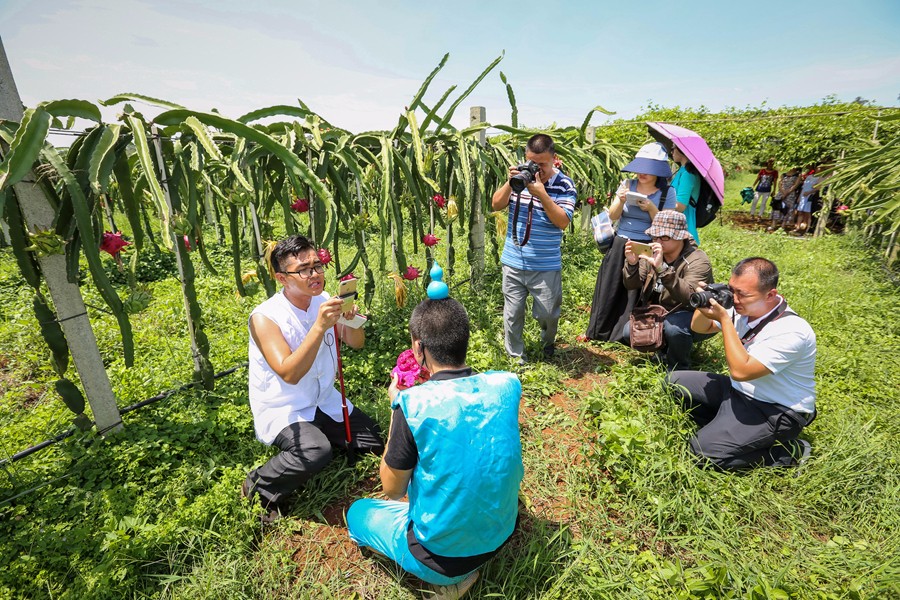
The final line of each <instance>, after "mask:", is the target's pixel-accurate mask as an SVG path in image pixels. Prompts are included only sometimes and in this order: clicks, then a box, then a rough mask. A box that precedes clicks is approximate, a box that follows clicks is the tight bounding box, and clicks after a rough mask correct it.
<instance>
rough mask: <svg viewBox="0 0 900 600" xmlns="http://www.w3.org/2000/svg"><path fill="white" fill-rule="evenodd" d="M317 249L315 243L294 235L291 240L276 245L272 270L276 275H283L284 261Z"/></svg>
mask: <svg viewBox="0 0 900 600" xmlns="http://www.w3.org/2000/svg"><path fill="white" fill-rule="evenodd" d="M315 249H316V245H315V244H314V243H313V241H312V240H310V239H309V238H306V237H303V236H302V235H292V236H291V237H289V238H285V239H283V240H281V241H280V242H278V243H277V244H275V249H274V250H272V255H271V261H272V270H273V271H275V272H276V273H282V272H283V271H282V270H281V269H282V268H283V267H284V265H282V264H281V261H282V260H284V259H285V258H289V257H291V256H297V255H298V254H301V253H303V252H306V251H308V250H315Z"/></svg>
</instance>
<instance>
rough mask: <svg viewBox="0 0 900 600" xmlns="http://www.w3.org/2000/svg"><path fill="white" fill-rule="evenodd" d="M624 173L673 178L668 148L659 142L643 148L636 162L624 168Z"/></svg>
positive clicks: (635, 159) (635, 158) (638, 153)
mask: <svg viewBox="0 0 900 600" xmlns="http://www.w3.org/2000/svg"><path fill="white" fill-rule="evenodd" d="M622 171H624V172H626V173H640V174H643V175H656V176H657V177H665V178H666V179H668V178H669V177H671V176H672V167H670V166H669V155H668V154H667V153H666V147H665V146H663V145H662V144H660V143H659V142H651V143H649V144H644V145H643V146H641V149H640V150H638V152H637V154H636V155H635V157H634V160H633V161H631V162H630V163H628V164H627V165H625V166H624V167H622Z"/></svg>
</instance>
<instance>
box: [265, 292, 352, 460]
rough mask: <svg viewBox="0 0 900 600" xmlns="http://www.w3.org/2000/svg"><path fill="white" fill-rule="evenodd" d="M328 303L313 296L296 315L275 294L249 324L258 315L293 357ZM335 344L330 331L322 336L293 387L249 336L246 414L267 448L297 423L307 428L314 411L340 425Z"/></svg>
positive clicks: (323, 296)
mask: <svg viewBox="0 0 900 600" xmlns="http://www.w3.org/2000/svg"><path fill="white" fill-rule="evenodd" d="M329 297H330V296H329V295H328V293H327V292H322V293H321V294H320V295H318V296H313V297H312V300H311V302H310V304H309V308H308V309H307V310H301V309H299V308H297V307H296V306H294V305H293V304H291V302H290V300H288V299H287V298H286V297H285V296H284V292H283V291H280V292H278V293H277V294H275V295H274V296H272V297H271V298H269V299H268V300H266V301H265V302H263V303H262V304H260V305H259V306H257V307H256V308H255V309H253V312H252V313H250V318H251V319H252V318H253V315H257V314H259V315H262V316H264V317H266V318H267V319H269V320H271V321H272V322H273V323H275V324H276V325H278V327H279V328H280V329H281V333H282V335H284V339H285V341H286V342H287V344H288V347H290V349H291V352H293V351H294V350H296V349H297V348H299V347H300V344H301V343H302V342H303V340H304V339H306V336H307V334H308V333H309V330H310V328H311V327H312V326H313V324H314V323H315V322H316V317H317V316H318V314H319V307H320V306H321V305H322V303H323V302H325V301H326V300H328V298H329ZM335 342H336V340H335V337H334V330H329V331H327V332H326V333H325V337H324V338H323V340H322V344H321V345H320V346H319V352H318V353H317V354H316V358H315V361H314V362H313V364H312V366H311V367H310V369H309V371H308V372H307V373H306V375H304V376H303V378H302V379H301V380H300V381H299V382H297V383H296V384H293V385H292V384H289V383H286V382H285V381H284V380H283V379H282V378H281V377H280V376H279V375H278V374H277V373H275V371H273V370H272V367H270V366H269V363H268V362H266V359H265V357H264V356H263V354H262V352H261V351H260V350H259V348H258V347H257V346H256V343H255V342H254V341H253V336H252V335H251V336H250V344H249V353H248V354H249V357H250V369H249V382H250V409H251V410H252V411H253V425H254V428H255V429H256V438H257V439H258V440H259V441H261V442H262V443H264V444H271V443H272V442H273V441H275V438H276V437H277V436H278V434H279V433H280V432H281V430H282V429H284V428H285V427H287V426H288V425H290V424H292V423H297V422H299V421H306V422H311V421H312V420H313V419H314V418H315V415H316V408H320V409H321V410H322V412H324V413H325V414H326V415H328V416H329V417H331V418H332V419H334V420H335V421H338V422H343V420H344V417H343V413H342V411H341V393H340V392H339V391H338V390H337V389H336V388H335V387H334V377H335V374H336V373H337V352H336V350H335ZM347 406H348V408H349V410H350V411H352V410H353V405H352V404H350V401H349V400H348V401H347Z"/></svg>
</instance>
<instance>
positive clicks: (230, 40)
mask: <svg viewBox="0 0 900 600" xmlns="http://www.w3.org/2000/svg"><path fill="white" fill-rule="evenodd" d="M898 28H900V2H898V1H896V0H858V1H856V2H853V3H847V2H833V1H830V0H819V1H816V2H813V1H806V0H800V1H794V0H787V1H781V2H770V1H768V0H761V1H757V2H751V3H732V2H727V1H723V0H719V1H715V2H708V1H699V2H693V1H690V0H687V1H685V2H681V3H676V2H659V1H656V0H645V1H643V2H629V3H623V2H616V3H611V2H604V1H593V2H591V1H583V2H562V1H557V2H552V1H544V2H527V1H525V2H521V1H520V2H506V1H503V2H499V1H497V2H485V1H481V2H475V1H470V0H457V1H454V2H449V3H448V2H423V1H418V2H413V1H408V0H391V1H379V2H350V1H344V0H332V1H330V2H317V1H312V0H293V1H288V0H269V1H268V2H250V1H247V0H0V36H2V39H3V44H4V46H5V48H6V52H7V56H8V57H9V60H10V63H11V65H12V69H13V73H14V74H15V77H16V83H17V86H18V89H19V92H20V94H21V95H22V98H23V101H24V102H25V104H26V105H34V104H36V103H37V102H40V101H42V100H51V99H58V98H84V99H88V100H92V101H96V100H98V99H104V98H107V97H110V96H113V95H115V94H117V93H120V92H137V93H142V94H146V95H150V96H155V97H160V98H165V99H168V100H171V101H174V102H179V103H181V104H185V105H186V106H188V107H189V108H194V109H198V110H208V109H210V108H212V107H216V108H218V109H219V110H220V111H221V112H223V113H224V114H227V115H230V116H234V117H236V116H239V115H240V114H243V113H244V112H247V111H250V110H252V109H255V108H260V107H263V106H268V105H270V104H295V103H296V100H297V98H300V99H302V100H303V101H304V102H306V103H307V104H308V105H309V106H310V108H311V109H313V110H315V111H316V112H318V113H320V114H321V115H322V116H323V117H325V118H326V119H328V120H329V121H331V122H332V123H334V124H335V125H338V126H341V127H344V128H347V129H350V130H351V131H364V130H370V129H389V128H391V127H393V125H394V124H395V123H396V121H397V117H398V116H399V114H400V112H401V111H402V110H403V107H404V106H405V105H407V104H408V103H409V101H410V99H411V98H412V96H413V95H414V94H415V92H416V90H417V89H418V87H419V85H420V84H421V82H422V81H423V80H424V79H425V77H426V76H427V75H428V73H429V72H431V70H432V69H433V68H434V67H435V66H436V65H437V64H438V62H439V61H440V59H441V57H442V56H443V54H444V53H446V52H449V53H450V59H449V61H448V64H447V66H446V67H445V68H444V70H443V71H442V72H441V74H440V75H439V77H438V78H437V79H436V80H435V82H434V84H433V85H432V86H431V88H430V89H429V94H428V95H427V96H426V100H427V101H429V103H431V104H433V103H434V102H435V101H436V100H437V99H438V98H439V97H440V96H441V95H442V94H443V92H444V91H445V90H446V89H447V88H448V87H450V86H451V85H457V86H458V87H457V93H458V92H459V91H461V90H463V89H465V88H466V87H468V85H469V84H470V83H471V82H472V81H473V80H474V78H475V77H477V76H478V74H479V73H481V71H482V70H483V69H484V68H485V67H486V66H487V65H488V64H489V63H490V62H491V61H492V60H493V59H494V58H496V57H497V56H499V55H500V54H501V52H504V51H505V57H504V59H503V60H502V62H501V63H500V65H499V66H498V68H497V69H495V71H494V72H492V73H491V74H490V75H489V76H488V77H487V78H486V79H485V80H484V81H483V82H482V83H481V84H480V86H479V87H478V88H477V89H476V91H475V93H474V94H473V95H472V96H470V97H469V98H468V99H467V100H466V101H465V102H464V103H463V104H462V106H460V108H459V109H458V110H457V114H456V117H455V118H454V121H453V123H454V125H456V126H465V125H467V124H468V107H469V106H473V105H482V106H485V107H486V108H487V118H488V121H490V122H492V123H509V122H510V111H509V103H508V101H507V98H506V91H505V88H504V86H503V85H502V83H501V81H500V77H499V71H501V70H502V71H503V72H504V73H505V74H506V75H507V77H508V78H509V81H510V83H511V84H512V86H513V89H514V91H515V93H516V97H517V101H518V105H519V113H520V116H519V118H520V122H521V123H524V124H525V125H529V126H542V125H548V124H550V123H553V122H556V123H557V124H559V125H571V124H578V123H580V122H581V121H582V120H583V118H584V116H585V115H586V114H587V111H588V110H590V109H591V108H592V107H594V106H596V105H598V104H599V105H602V106H604V107H606V108H608V109H610V110H613V111H616V113H617V115H616V116H617V117H626V118H627V117H631V116H634V115H636V114H638V113H639V112H641V109H642V107H644V106H646V105H647V103H648V102H651V101H652V102H654V103H659V104H663V105H667V106H672V105H680V106H692V107H697V106H700V105H706V106H708V107H710V108H712V109H721V108H723V107H725V106H745V105H759V104H760V103H762V102H766V103H768V104H769V105H772V106H781V105H802V104H810V103H814V102H817V101H819V100H821V99H822V98H823V97H825V96H826V95H829V94H835V95H837V97H838V98H840V99H844V100H852V99H854V98H856V97H857V96H862V97H864V98H867V99H871V100H875V101H877V102H878V103H880V104H884V105H892V106H896V105H897V104H898V95H900V36H898V35H897V31H898ZM451 98H452V97H451ZM448 104H449V102H448ZM145 112H146V113H148V114H153V112H154V111H153V110H150V109H147V110H146V111H145ZM114 113H115V111H107V112H106V115H107V117H108V118H110V119H114ZM604 120H605V117H602V116H597V117H595V118H594V121H593V122H594V123H595V124H598V123H602V122H603V121H604Z"/></svg>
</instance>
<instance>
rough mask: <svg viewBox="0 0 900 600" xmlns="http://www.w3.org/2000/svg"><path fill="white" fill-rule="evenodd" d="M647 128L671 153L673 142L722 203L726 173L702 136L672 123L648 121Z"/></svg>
mask: <svg viewBox="0 0 900 600" xmlns="http://www.w3.org/2000/svg"><path fill="white" fill-rule="evenodd" d="M647 129H648V130H649V131H650V135H652V136H653V137H654V138H655V139H656V141H658V142H660V143H661V144H663V145H664V146H665V147H666V148H667V149H668V150H669V153H671V152H672V144H674V145H675V146H676V147H677V148H678V149H679V150H681V152H682V153H683V154H684V155H685V156H686V157H687V158H688V160H690V161H691V164H692V165H694V167H696V169H697V171H698V172H699V173H700V176H701V177H703V179H704V180H705V181H706V183H708V184H709V187H711V188H712V190H713V193H714V194H715V195H716V198H718V199H719V203H720V204H721V203H722V202H723V201H724V199H725V173H724V172H723V171H722V165H721V164H719V160H718V159H717V158H716V157H715V156H713V153H712V150H710V149H709V145H708V144H707V143H706V140H704V139H703V138H702V137H700V135H699V134H697V132H695V131H691V130H690V129H685V128H684V127H679V126H678V125H671V124H669V123H651V122H648V123H647Z"/></svg>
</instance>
